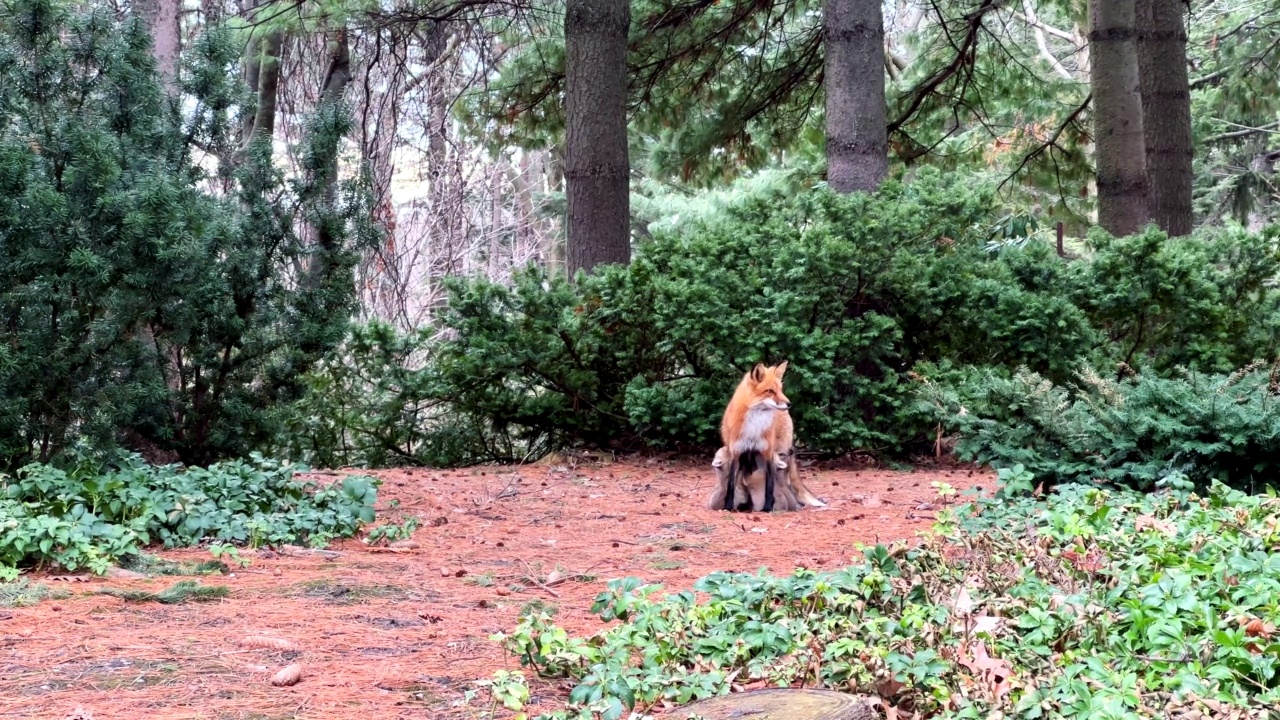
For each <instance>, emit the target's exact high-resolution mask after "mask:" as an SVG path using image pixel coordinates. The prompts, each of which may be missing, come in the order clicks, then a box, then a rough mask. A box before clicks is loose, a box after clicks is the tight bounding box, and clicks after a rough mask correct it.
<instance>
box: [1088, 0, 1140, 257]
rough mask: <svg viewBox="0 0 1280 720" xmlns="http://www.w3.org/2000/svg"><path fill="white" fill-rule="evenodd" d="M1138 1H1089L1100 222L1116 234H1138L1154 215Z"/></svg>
mask: <svg viewBox="0 0 1280 720" xmlns="http://www.w3.org/2000/svg"><path fill="white" fill-rule="evenodd" d="M1134 5H1135V0H1090V3H1089V16H1090V24H1091V27H1090V30H1089V49H1090V60H1091V63H1092V71H1091V72H1090V79H1091V82H1092V86H1093V127H1094V132H1093V134H1094V137H1095V139H1096V145H1097V153H1096V155H1095V157H1096V158H1097V166H1098V169H1097V176H1098V224H1100V225H1102V227H1103V228H1105V229H1106V230H1107V232H1110V233H1111V234H1113V235H1116V236H1123V235H1131V234H1133V233H1136V232H1138V231H1140V230H1142V228H1143V226H1144V225H1146V223H1147V221H1148V220H1149V219H1150V215H1149V213H1148V209H1147V192H1148V190H1147V156H1146V142H1145V137H1144V135H1143V129H1142V95H1141V93H1140V92H1139V86H1138V50H1137V43H1136V42H1135V33H1134V10H1135V8H1134Z"/></svg>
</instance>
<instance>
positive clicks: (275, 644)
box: [240, 635, 298, 650]
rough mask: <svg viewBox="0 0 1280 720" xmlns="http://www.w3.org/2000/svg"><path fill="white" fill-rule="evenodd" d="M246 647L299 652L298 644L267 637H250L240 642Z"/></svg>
mask: <svg viewBox="0 0 1280 720" xmlns="http://www.w3.org/2000/svg"><path fill="white" fill-rule="evenodd" d="M240 644H241V645H244V646H245V647H256V648H267V649H270V650H297V649H298V646H297V644H295V643H293V642H292V641H289V640H285V639H284V638H273V637H266V636H265V635H250V636H249V637H247V638H245V639H243V640H241V641H240Z"/></svg>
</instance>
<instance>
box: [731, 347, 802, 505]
mask: <svg viewBox="0 0 1280 720" xmlns="http://www.w3.org/2000/svg"><path fill="white" fill-rule="evenodd" d="M786 372H787V363H785V362H783V363H781V364H780V365H778V366H776V367H765V366H764V365H763V364H759V363H757V364H756V366H755V367H753V368H751V371H750V372H748V373H747V374H746V375H743V376H742V382H740V383H738V388H737V390H735V391H734V392H733V397H732V398H731V399H730V400H729V406H728V407H726V408H725V411H724V420H722V421H721V423H720V437H721V439H722V440H724V445H725V447H726V448H728V455H729V473H728V478H729V482H727V483H726V484H725V494H724V509H725V510H733V509H734V495H735V490H736V487H737V485H738V480H739V478H741V479H742V481H743V482H744V483H745V482H747V481H748V478H750V477H751V476H752V475H754V474H755V473H756V470H757V467H758V466H759V465H764V502H763V503H762V504H761V507H760V509H761V510H762V511H764V512H770V511H771V510H773V505H774V484H775V482H776V481H777V477H776V475H777V466H776V465H775V464H774V459H775V458H774V456H775V455H776V454H777V451H778V444H777V441H778V437H777V434H778V432H777V431H778V427H777V425H776V421H777V420H778V416H779V415H785V414H786V410H788V409H789V408H790V407H791V401H790V400H788V399H787V396H786V395H784V394H783V393H782V376H783V375H785V374H786ZM788 419H789V418H788Z"/></svg>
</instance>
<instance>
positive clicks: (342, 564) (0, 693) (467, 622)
mask: <svg viewBox="0 0 1280 720" xmlns="http://www.w3.org/2000/svg"><path fill="white" fill-rule="evenodd" d="M803 472H805V477H806V478H807V479H810V487H811V488H812V489H813V491H814V492H815V494H817V495H818V496H819V497H822V498H823V499H825V500H828V501H830V506H829V507H828V508H823V509H816V510H815V509H806V510H803V511H800V512H792V513H776V514H762V513H747V514H742V513H734V514H730V513H726V512H713V511H709V510H706V509H704V508H703V507H702V501H703V499H704V498H705V496H706V494H707V493H708V492H709V490H710V486H709V483H710V481H711V478H712V477H713V475H712V472H711V467H710V459H709V458H708V459H707V460H706V461H705V462H693V461H670V462H669V461H664V460H647V461H646V460H634V461H626V462H620V463H615V464H605V465H583V466H579V467H576V468H568V467H564V466H553V465H532V466H524V467H521V468H519V469H511V468H477V469H465V470H455V471H432V470H396V471H387V472H382V473H378V474H379V475H380V476H381V477H383V478H384V479H385V481H386V482H385V484H384V486H383V488H382V491H381V502H380V504H381V505H386V504H387V502H388V501H390V500H391V499H393V498H394V499H398V500H399V501H400V503H401V504H400V507H399V508H397V509H396V510H392V511H391V512H389V513H388V517H392V518H394V517H396V515H397V513H400V512H404V513H409V514H413V515H417V516H418V517H419V518H420V523H421V527H420V528H419V529H418V531H417V532H416V533H415V534H414V537H413V539H414V540H415V541H416V542H417V544H418V547H417V548H414V549H410V550H408V551H400V552H387V551H385V550H383V551H382V552H376V551H374V549H372V548H370V547H368V546H366V545H364V544H362V543H361V542H359V541H346V542H342V543H338V544H336V545H334V546H332V547H331V548H329V549H330V550H333V551H336V552H338V553H340V555H338V556H336V557H334V556H326V555H324V554H316V553H310V552H303V551H285V552H272V551H259V552H255V551H250V550H243V551H242V556H243V557H244V558H246V559H249V560H250V561H251V564H250V565H249V567H247V568H244V569H241V568H235V567H233V571H234V576H233V577H218V576H212V577H208V578H202V579H200V582H201V583H203V584H208V585H215V584H220V585H226V586H228V587H230V589H231V595H230V597H228V598H226V599H225V600H221V601H217V602H211V603H190V604H183V605H160V604H155V603H126V602H124V601H123V600H121V599H119V598H116V597H110V596H106V595H94V594H91V593H92V592H93V591H94V590H97V589H102V588H105V587H113V588H130V589H140V590H148V591H151V592H157V591H159V590H163V589H164V588H166V587H168V586H169V585H171V584H172V583H173V582H175V581H176V580H179V579H181V578H174V577H155V578H151V579H146V580H97V579H95V580H93V581H92V582H88V583H60V582H54V581H50V580H49V578H48V577H47V576H45V577H41V576H39V575H33V576H32V577H31V578H30V579H31V580H32V581H35V582H45V583H46V584H47V585H49V586H50V587H55V588H56V589H62V590H66V591H68V592H70V593H73V596H72V597H71V598H69V599H65V600H45V601H43V602H40V603H39V604H38V605H36V606H34V607H25V608H13V609H8V610H3V611H0V717H4V718H24V719H26V718H30V719H33V720H44V719H46V718H48V719H51V720H60V719H61V718H66V717H68V716H71V715H72V714H73V713H75V712H76V710H77V708H83V711H84V712H86V713H88V714H90V715H91V716H92V717H93V718H94V720H137V719H139V718H148V719H149V720H178V719H180V718H181V719H182V720H188V719H195V718H210V719H213V718H218V719H226V720H232V719H236V720H239V719H244V720H248V719H249V718H255V719H260V720H266V719H272V720H274V719H276V718H299V719H312V718H315V719H320V718H346V717H370V718H424V717H429V718H435V719H440V720H449V719H452V718H471V717H474V712H475V711H478V710H480V709H481V708H480V706H479V704H477V705H476V706H475V707H473V708H472V709H470V710H468V709H467V708H465V707H460V706H459V705H458V703H460V702H461V700H462V696H463V692H464V691H465V690H466V689H468V688H469V687H471V681H473V680H475V679H479V678H485V677H488V676H489V675H490V674H491V673H492V672H493V671H494V670H497V669H500V668H509V669H516V668H518V666H519V664H518V663H517V662H516V661H515V660H514V659H512V658H508V657H504V654H503V652H502V650H501V649H500V648H499V647H497V646H496V645H495V644H494V643H492V642H490V641H489V640H488V635H489V634H490V633H494V632H499V631H505V630H508V629H510V628H511V627H512V626H513V625H514V624H515V622H516V619H517V615H518V613H519V612H520V609H521V608H522V607H523V606H525V605H526V604H528V603H530V602H534V601H536V602H540V603H542V604H544V605H550V606H555V607H556V608H557V611H558V612H557V614H556V620H557V621H558V622H559V623H560V624H561V625H562V626H564V627H566V628H567V629H568V630H570V631H571V632H577V633H589V632H594V631H596V630H599V629H600V628H601V623H600V621H599V620H598V619H597V618H596V617H594V616H592V615H591V614H590V611H589V609H590V606H591V602H592V600H593V599H594V597H595V596H596V594H597V593H599V592H600V591H601V590H603V588H604V583H605V581H606V580H608V579H610V578H616V577H622V576H626V575H636V576H640V577H643V578H644V579H646V580H648V581H651V582H661V583H663V584H664V585H666V587H668V588H670V589H680V588H686V587H688V586H689V585H691V584H692V583H693V581H694V580H696V579H697V578H699V577H702V576H703V575H706V574H708V573H710V572H713V571H716V570H739V571H748V572H754V571H756V570H757V569H759V568H760V567H761V566H767V567H769V568H770V569H771V570H773V571H775V572H789V571H790V570H791V569H793V568H794V567H796V566H797V565H803V566H805V567H811V568H828V569H829V568H836V567H839V566H841V565H842V564H846V563H848V562H849V561H850V559H851V558H852V557H853V556H854V549H853V545H854V543H855V542H864V543H872V542H875V541H876V540H877V539H878V540H881V541H886V542H887V541H890V540H895V539H901V538H907V539H910V538H913V537H914V535H915V533H916V532H918V531H922V530H926V529H927V528H928V527H929V525H930V523H931V521H932V519H933V515H934V510H933V508H932V507H931V504H932V505H936V504H937V503H938V502H939V500H938V498H937V496H936V493H935V490H934V489H933V488H932V487H931V486H930V482H931V481H942V482H947V483H950V484H952V485H953V486H955V487H956V489H957V490H963V489H965V488H966V487H969V486H970V485H973V484H975V483H982V484H984V485H986V486H987V487H990V486H991V485H992V479H991V478H990V476H988V475H986V474H984V473H981V472H973V471H970V470H969V469H967V468H963V467H940V468H935V469H932V470H929V471H925V470H921V471H918V472H887V471H879V470H858V469H851V468H849V467H847V466H846V467H843V468H840V469H824V470H817V471H815V470H814V469H812V468H805V469H804V471H803ZM317 477H318V479H324V478H326V477H327V478H330V479H331V478H333V477H335V476H334V475H333V474H321V475H318V476H317ZM159 554H160V555H161V556H163V557H164V558H166V559H169V560H183V561H202V560H207V559H210V555H209V552H208V551H207V550H181V551H173V552H162V553H159ZM441 568H449V569H450V570H451V572H449V573H447V574H444V573H442V572H441ZM552 572H558V573H559V576H551V573H552ZM442 575H447V576H442ZM255 637H256V638H262V637H268V638H281V639H287V640H288V641H290V642H292V643H294V644H295V645H296V649H293V650H288V649H276V648H271V647H261V645H264V644H268V643H262V642H260V641H252V640H251V641H248V642H246V638H255ZM293 663H299V664H301V666H302V668H303V677H302V680H301V682H299V683H298V684H296V685H292V686H288V687H273V686H272V685H271V682H270V680H271V677H272V675H273V674H274V673H275V672H277V671H278V670H279V669H280V668H283V667H285V666H287V665H290V664H293ZM526 676H527V677H528V678H529V680H530V685H531V687H532V690H533V695H534V700H535V702H536V701H538V700H541V701H542V702H543V703H548V702H550V701H551V700H553V699H555V698H557V697H560V696H561V695H562V693H564V692H565V690H564V688H562V687H559V686H555V685H551V684H548V683H543V682H540V681H537V680H536V679H535V678H533V677H532V674H527V675H526ZM478 702H479V701H477V703H478ZM485 706H486V708H487V703H485ZM535 710H536V708H535Z"/></svg>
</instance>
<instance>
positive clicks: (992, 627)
mask: <svg viewBox="0 0 1280 720" xmlns="http://www.w3.org/2000/svg"><path fill="white" fill-rule="evenodd" d="M1001 622H1003V620H1002V619H1001V618H998V617H994V616H992V615H979V616H978V617H976V618H974V619H973V632H974V633H987V634H989V635H990V634H993V633H995V631H996V630H998V629H999V628H1000V623H1001Z"/></svg>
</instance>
